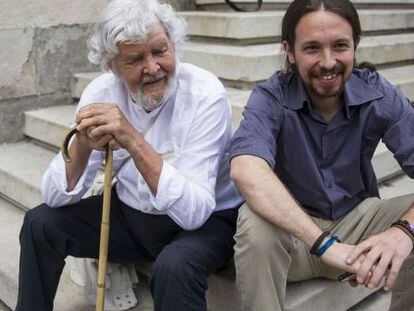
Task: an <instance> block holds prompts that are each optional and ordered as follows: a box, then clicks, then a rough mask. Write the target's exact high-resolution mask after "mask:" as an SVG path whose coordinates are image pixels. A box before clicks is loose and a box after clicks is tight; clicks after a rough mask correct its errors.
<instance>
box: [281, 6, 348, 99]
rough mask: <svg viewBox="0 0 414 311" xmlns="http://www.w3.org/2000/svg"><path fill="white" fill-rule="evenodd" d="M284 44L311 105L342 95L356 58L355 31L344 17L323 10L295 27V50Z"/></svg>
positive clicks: (307, 15) (303, 18)
mask: <svg viewBox="0 0 414 311" xmlns="http://www.w3.org/2000/svg"><path fill="white" fill-rule="evenodd" d="M283 44H284V47H285V50H286V52H287V55H288V59H289V62H290V63H292V64H293V63H294V64H295V66H296V69H297V72H298V74H299V75H300V77H301V78H302V81H303V83H304V85H305V87H306V89H307V92H308V94H309V97H310V99H311V100H312V102H315V101H319V100H326V99H329V98H331V99H338V98H339V97H340V96H341V94H342V92H343V89H344V86H345V82H346V81H347V79H348V78H349V76H350V75H351V72H352V68H353V65H354V58H355V45H354V41H353V37H352V28H351V25H350V24H349V23H348V22H347V21H346V20H345V19H344V18H342V17H341V16H339V15H337V14H335V13H332V12H329V11H326V10H323V9H321V10H318V11H314V12H312V13H309V14H306V15H305V16H303V17H302V18H301V19H300V21H299V23H298V24H297V26H296V28H295V43H294V47H293V49H292V47H290V46H289V45H288V44H287V42H286V41H285V42H283Z"/></svg>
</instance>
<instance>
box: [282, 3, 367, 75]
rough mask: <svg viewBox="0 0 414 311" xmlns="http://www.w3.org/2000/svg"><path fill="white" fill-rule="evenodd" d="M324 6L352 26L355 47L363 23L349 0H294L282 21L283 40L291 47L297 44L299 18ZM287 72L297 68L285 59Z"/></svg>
mask: <svg viewBox="0 0 414 311" xmlns="http://www.w3.org/2000/svg"><path fill="white" fill-rule="evenodd" d="M321 8H323V9H324V10H326V11H330V12H332V13H335V14H337V15H339V16H341V17H342V18H344V19H345V20H346V21H348V23H349V24H350V25H351V27H352V37H353V40H354V46H355V49H356V47H357V45H358V43H359V40H360V39H361V24H360V22H359V17H358V13H357V11H356V9H355V7H354V5H353V4H352V3H351V2H350V1H348V0H294V1H293V2H292V3H291V4H290V5H289V7H288V9H287V10H286V13H285V16H284V17H283V21H282V42H283V41H286V42H287V43H288V45H289V47H290V48H291V49H293V48H294V46H295V35H296V33H295V29H296V26H297V24H298V23H299V20H300V19H301V18H302V17H303V16H304V15H306V14H308V13H311V12H314V11H318V10H320V9H321ZM284 70H285V72H286V73H289V72H292V71H295V70H296V67H295V65H294V64H291V63H289V60H288V58H287V57H286V60H285V68H284Z"/></svg>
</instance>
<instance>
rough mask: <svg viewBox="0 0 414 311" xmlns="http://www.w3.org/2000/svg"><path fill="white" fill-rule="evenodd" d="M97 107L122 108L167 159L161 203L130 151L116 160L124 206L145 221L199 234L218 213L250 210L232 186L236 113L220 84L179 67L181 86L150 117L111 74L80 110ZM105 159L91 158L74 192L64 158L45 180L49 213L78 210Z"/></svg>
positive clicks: (88, 92) (95, 85) (88, 93)
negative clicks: (156, 218) (164, 221)
mask: <svg viewBox="0 0 414 311" xmlns="http://www.w3.org/2000/svg"><path fill="white" fill-rule="evenodd" d="M92 103H116V104H117V105H118V106H119V108H120V110H121V111H122V112H123V113H124V115H125V117H126V118H127V119H128V120H129V122H130V123H131V124H132V125H133V126H134V127H135V128H136V129H137V131H139V132H140V133H142V132H143V131H144V130H145V128H146V127H147V126H148V124H150V123H149V122H150V120H151V118H156V119H155V121H154V122H153V123H152V125H151V126H150V128H149V129H148V130H147V132H146V133H145V136H144V137H145V139H146V141H147V142H148V143H149V144H151V146H152V147H153V148H154V149H155V150H156V151H157V152H158V153H159V154H160V155H161V156H162V157H163V166H162V171H161V175H160V178H159V183H158V190H157V194H156V196H154V195H153V194H152V192H151V191H150V189H149V187H148V186H147V184H146V183H145V181H144V179H143V177H142V176H141V174H140V172H139V171H138V169H137V168H136V167H135V164H134V162H133V161H132V159H130V160H128V161H127V162H126V163H125V165H123V166H122V168H121V170H120V171H118V170H119V167H120V165H121V162H122V161H123V160H124V159H125V158H128V157H129V154H128V152H127V151H126V150H125V149H120V150H117V151H115V152H114V164H113V168H114V171H115V172H116V173H117V181H118V182H117V185H116V187H117V188H116V189H117V193H118V196H119V198H120V200H121V201H122V202H124V203H125V204H127V205H128V206H130V207H131V208H134V209H137V210H140V211H142V212H145V213H151V214H157V215H168V216H169V217H171V218H172V219H173V220H174V221H175V222H176V223H177V224H178V225H179V226H181V227H182V228H183V229H186V230H192V229H196V228H198V227H200V226H201V225H202V224H204V222H205V221H206V220H207V218H208V217H209V216H210V215H211V213H212V212H213V211H219V210H225V209H229V208H234V207H236V206H238V205H240V204H241V203H242V202H243V199H242V197H241V195H240V193H239V192H238V191H237V189H236V187H235V185H234V184H233V183H232V182H231V180H230V178H229V171H230V170H229V158H228V153H227V147H228V145H229V143H230V139H231V137H232V134H233V130H232V125H231V107H230V104H229V103H228V101H227V96H226V92H225V89H224V87H223V85H222V84H221V82H220V81H219V80H218V79H217V78H216V77H215V76H214V75H213V74H211V73H210V72H208V71H205V70H203V69H200V68H198V67H196V66H194V65H191V64H185V63H182V64H177V85H176V90H175V92H173V93H172V95H171V96H170V97H169V99H168V100H167V102H166V103H165V104H164V105H163V106H161V107H159V108H157V109H155V110H153V111H151V112H150V113H147V112H146V111H145V110H144V109H143V108H142V107H141V106H140V105H137V104H135V103H133V102H132V100H131V99H130V96H129V95H128V91H127V89H126V87H125V85H124V83H123V82H122V81H121V79H119V78H118V77H116V76H115V75H114V74H112V73H104V74H102V75H101V76H99V77H98V78H96V79H95V80H93V81H92V82H91V83H90V84H89V85H88V87H87V88H86V89H85V91H84V92H83V94H82V97H81V99H80V101H79V104H78V110H79V109H80V108H82V107H84V106H85V105H88V104H92ZM104 156H105V155H104V153H103V152H100V151H96V150H94V151H92V154H91V156H90V158H89V162H88V165H87V168H86V169H85V171H84V173H83V175H82V176H81V178H80V179H79V181H78V183H77V185H76V187H75V188H74V189H73V190H72V191H70V192H67V191H66V189H67V179H66V169H65V163H64V161H63V158H62V155H61V154H58V155H57V156H56V157H55V158H54V159H53V160H52V162H51V164H50V165H49V167H48V169H47V171H46V172H45V174H44V176H43V181H42V187H41V189H42V195H43V198H44V200H45V202H46V204H48V205H49V206H52V207H58V206H64V205H68V204H72V203H75V202H78V201H79V200H80V199H81V198H82V197H83V195H84V194H85V193H86V191H87V190H88V189H89V188H90V187H91V185H92V183H93V180H94V178H95V175H96V172H97V170H98V168H99V167H100V165H101V163H102V160H103V159H104Z"/></svg>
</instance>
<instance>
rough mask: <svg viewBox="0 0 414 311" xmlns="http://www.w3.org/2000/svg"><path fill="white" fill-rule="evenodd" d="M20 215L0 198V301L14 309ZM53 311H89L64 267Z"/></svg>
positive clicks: (81, 290) (79, 289) (78, 289)
mask: <svg viewBox="0 0 414 311" xmlns="http://www.w3.org/2000/svg"><path fill="white" fill-rule="evenodd" d="M23 217H24V212H23V211H21V210H19V209H18V208H16V207H15V206H13V205H11V204H10V203H8V202H6V201H4V200H3V199H0V235H1V236H2V239H0V249H1V250H2V256H0V300H1V301H3V302H4V303H5V304H6V305H7V306H8V307H10V308H11V309H12V310H14V308H15V306H16V303H17V289H18V271H19V268H18V267H19V253H20V247H19V240H18V237H19V232H20V228H21V224H22V222H23ZM54 310H58V311H74V310H79V311H92V310H95V308H91V307H88V306H85V303H84V300H83V288H81V287H80V286H78V285H76V284H75V283H73V282H71V281H70V276H69V270H68V269H67V268H65V269H64V270H63V274H62V277H61V282H60V283H59V287H58V291H57V295H56V298H55V307H54Z"/></svg>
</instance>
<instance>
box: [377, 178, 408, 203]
mask: <svg viewBox="0 0 414 311" xmlns="http://www.w3.org/2000/svg"><path fill="white" fill-rule="evenodd" d="M379 192H380V195H381V198H383V199H389V198H393V197H398V196H401V195H405V194H409V193H413V192H414V179H411V178H409V177H408V176H407V175H405V174H403V175H399V176H397V177H395V178H392V179H389V180H387V181H385V182H383V183H382V184H381V185H380V186H379Z"/></svg>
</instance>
